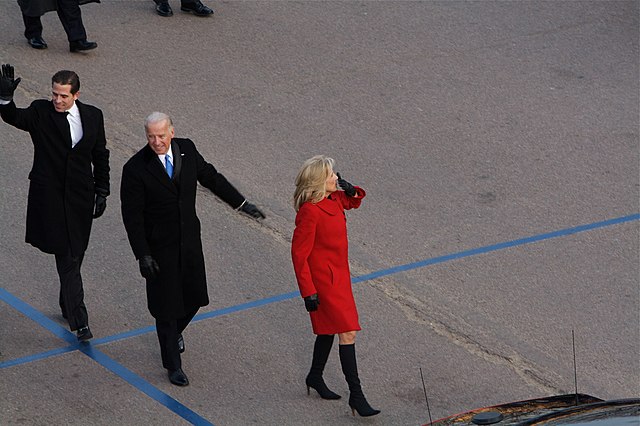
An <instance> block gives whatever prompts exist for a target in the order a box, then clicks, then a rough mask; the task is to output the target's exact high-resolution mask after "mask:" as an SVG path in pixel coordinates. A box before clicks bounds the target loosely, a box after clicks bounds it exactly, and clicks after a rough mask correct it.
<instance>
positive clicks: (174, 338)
mask: <svg viewBox="0 0 640 426" xmlns="http://www.w3.org/2000/svg"><path fill="white" fill-rule="evenodd" d="M197 313H198V309H195V310H193V311H192V312H189V313H188V314H187V315H185V316H184V317H182V318H178V319H175V320H159V319H156V332H157V333H158V342H159V343H160V355H161V356H162V366H163V367H164V368H166V369H168V370H177V369H178V368H181V367H182V360H181V358H180V351H179V349H178V335H180V334H181V333H182V332H183V331H184V329H185V328H187V326H188V325H189V323H190V322H191V320H192V319H193V317H194V316H196V314H197Z"/></svg>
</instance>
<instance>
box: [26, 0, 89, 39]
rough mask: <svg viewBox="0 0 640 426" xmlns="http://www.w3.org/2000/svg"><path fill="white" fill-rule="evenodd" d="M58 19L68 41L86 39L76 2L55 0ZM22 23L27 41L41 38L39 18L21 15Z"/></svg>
mask: <svg viewBox="0 0 640 426" xmlns="http://www.w3.org/2000/svg"><path fill="white" fill-rule="evenodd" d="M57 3H58V8H57V9H56V12H57V13H58V18H60V22H61V23H62V27H63V28H64V31H65V32H66V33H67V39H68V40H69V41H80V40H86V39H87V32H86V31H85V29H84V24H83V23H82V13H81V12H80V4H79V3H78V0H57ZM22 20H23V21H24V36H25V37H26V38H27V39H30V38H33V37H41V36H42V22H41V21H40V17H39V16H26V15H24V14H22Z"/></svg>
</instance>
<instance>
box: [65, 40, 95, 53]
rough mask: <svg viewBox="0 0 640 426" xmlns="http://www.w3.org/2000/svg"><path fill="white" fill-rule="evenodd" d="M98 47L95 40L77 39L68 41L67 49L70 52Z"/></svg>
mask: <svg viewBox="0 0 640 426" xmlns="http://www.w3.org/2000/svg"><path fill="white" fill-rule="evenodd" d="M96 47H98V43H96V42H95V41H87V40H78V41H71V42H69V50H70V51H72V52H80V51H83V50H91V49H95V48H96Z"/></svg>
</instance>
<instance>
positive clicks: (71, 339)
mask: <svg viewBox="0 0 640 426" xmlns="http://www.w3.org/2000/svg"><path fill="white" fill-rule="evenodd" d="M0 300H2V301H4V302H5V303H7V304H9V305H10V306H13V307H14V308H15V309H16V310H18V311H19V312H21V313H22V314H24V315H25V316H26V317H28V318H30V319H31V320H32V321H34V322H35V323H37V324H39V325H41V326H42V327H44V328H45V329H47V330H48V331H50V332H51V333H52V334H54V335H56V336H57V337H59V338H61V339H63V340H65V341H66V342H68V343H72V344H71V345H69V346H67V347H65V348H60V349H55V350H52V351H47V352H43V353H40V354H36V355H32V356H29V357H24V358H20V359H17V360H10V361H7V362H3V363H0V368H5V367H10V366H13V365H18V364H23V363H25V362H31V361H35V360H39V359H44V358H49V357H51V356H54V355H59V354H63V353H67V352H72V351H75V350H79V351H80V352H82V353H83V354H85V355H86V356H88V357H89V358H91V359H93V360H94V361H96V362H97V363H98V364H100V365H101V366H103V367H104V368H106V369H107V370H109V371H111V372H112V373H114V374H116V375H117V376H119V377H120V378H122V379H123V380H125V381H126V382H127V383H129V384H130V385H132V386H133V387H135V388H136V389H138V390H139V391H141V392H142V393H144V394H145V395H147V396H149V397H150V398H152V399H154V400H156V401H157V402H159V403H160V404H162V405H164V406H165V407H167V408H168V409H169V410H171V411H173V412H174V413H176V414H177V415H179V416H180V417H182V418H183V419H185V420H187V421H189V422H191V423H192V424H194V425H197V426H209V425H211V426H213V424H212V423H211V422H209V421H208V420H206V419H205V418H203V417H202V416H200V415H198V414H197V413H196V412H194V411H192V410H191V409H189V408H188V407H186V406H185V405H183V404H181V403H180V402H178V401H176V400H175V399H173V398H172V397H170V396H169V395H167V394H166V393H164V392H162V391H161V390H159V389H158V388H156V387H155V386H153V385H151V384H150V383H149V382H147V381H146V380H144V379H143V378H142V377H140V376H138V375H137V374H135V373H134V372H132V371H131V370H129V369H127V368H125V367H124V366H123V365H122V364H120V363H118V362H116V361H114V360H113V359H111V358H110V357H108V356H107V355H105V354H104V353H103V352H101V351H99V350H97V349H95V348H94V346H93V345H92V344H91V343H79V342H78V340H77V338H76V336H75V335H74V334H73V333H72V332H70V331H68V330H67V329H66V328H64V327H62V326H61V325H60V324H57V323H56V322H54V321H52V320H51V319H49V318H47V317H46V316H44V315H43V314H42V313H41V312H39V311H37V310H36V309H34V308H33V307H32V306H30V305H28V304H27V303H25V302H23V301H22V300H20V299H18V298H17V297H15V296H14V295H12V294H11V293H9V292H8V291H6V290H5V289H4V288H0ZM20 361H22V362H20Z"/></svg>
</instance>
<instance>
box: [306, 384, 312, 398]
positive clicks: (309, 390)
mask: <svg viewBox="0 0 640 426" xmlns="http://www.w3.org/2000/svg"><path fill="white" fill-rule="evenodd" d="M309 395H311V386H309V385H307V396H309Z"/></svg>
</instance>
